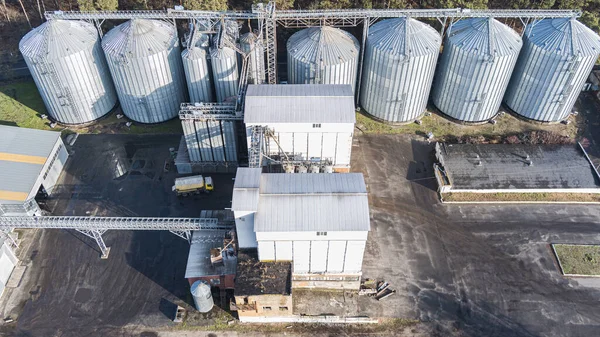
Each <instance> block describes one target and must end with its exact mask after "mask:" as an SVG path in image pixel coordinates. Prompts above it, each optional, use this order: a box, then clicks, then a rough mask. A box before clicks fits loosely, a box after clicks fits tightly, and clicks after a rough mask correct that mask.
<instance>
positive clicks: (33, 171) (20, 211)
mask: <svg viewBox="0 0 600 337" xmlns="http://www.w3.org/2000/svg"><path fill="white" fill-rule="evenodd" d="M67 158H68V153H67V150H66V149H65V146H64V144H63V141H62V139H61V137H60V132H53V131H43V130H34V129H26V128H19V127H12V126H4V125H0V215H14V216H16V215H41V210H40V208H39V205H38V202H37V201H41V199H43V198H45V197H46V196H47V195H49V194H51V193H52V191H53V190H54V187H55V185H56V183H57V181H58V178H59V177H60V174H61V173H62V171H63V167H64V165H65V163H66V161H67ZM36 199H37V201H36Z"/></svg>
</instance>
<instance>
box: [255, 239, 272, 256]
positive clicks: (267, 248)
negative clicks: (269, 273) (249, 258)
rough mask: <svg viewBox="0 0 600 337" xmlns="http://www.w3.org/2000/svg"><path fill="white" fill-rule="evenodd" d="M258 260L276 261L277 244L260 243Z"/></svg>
mask: <svg viewBox="0 0 600 337" xmlns="http://www.w3.org/2000/svg"><path fill="white" fill-rule="evenodd" d="M258 259H259V260H260V261H275V242H273V241H259V242H258Z"/></svg>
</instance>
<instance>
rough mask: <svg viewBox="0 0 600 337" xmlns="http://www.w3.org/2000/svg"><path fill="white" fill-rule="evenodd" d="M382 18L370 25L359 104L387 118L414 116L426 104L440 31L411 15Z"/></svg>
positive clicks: (417, 114)
mask: <svg viewBox="0 0 600 337" xmlns="http://www.w3.org/2000/svg"><path fill="white" fill-rule="evenodd" d="M406 22H407V19H405V18H400V19H390V20H383V21H380V22H378V23H376V24H375V25H373V26H372V27H371V28H370V29H369V36H368V38H367V45H366V50H365V57H364V69H363V80H362V88H361V90H362V91H361V96H360V97H361V105H362V107H363V108H364V109H365V110H366V111H367V112H368V113H369V114H371V115H373V116H374V117H376V118H379V119H382V120H385V121H388V122H395V123H401V122H408V121H412V120H415V119H417V118H418V117H419V116H420V115H421V114H422V113H423V112H424V111H425V108H426V106H427V100H428V98H429V92H430V89H431V85H432V82H433V75H434V71H435V66H436V62H437V58H438V55H439V49H440V45H441V41H442V39H441V37H440V35H439V34H438V33H437V32H436V31H435V30H434V29H433V28H431V27H430V26H428V25H426V24H424V23H422V22H419V21H417V20H414V19H408V27H407V23H406Z"/></svg>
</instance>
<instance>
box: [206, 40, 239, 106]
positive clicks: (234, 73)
mask: <svg viewBox="0 0 600 337" xmlns="http://www.w3.org/2000/svg"><path fill="white" fill-rule="evenodd" d="M210 59H211V67H212V73H213V80H214V83H215V93H216V95H217V102H225V101H231V100H235V99H236V98H237V94H238V82H239V76H240V75H239V68H238V55H237V52H236V51H235V50H233V49H231V48H229V47H223V48H216V47H213V48H211V50H210Z"/></svg>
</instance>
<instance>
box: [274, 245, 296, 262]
mask: <svg viewBox="0 0 600 337" xmlns="http://www.w3.org/2000/svg"><path fill="white" fill-rule="evenodd" d="M275 260H276V261H292V241H276V242H275Z"/></svg>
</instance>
